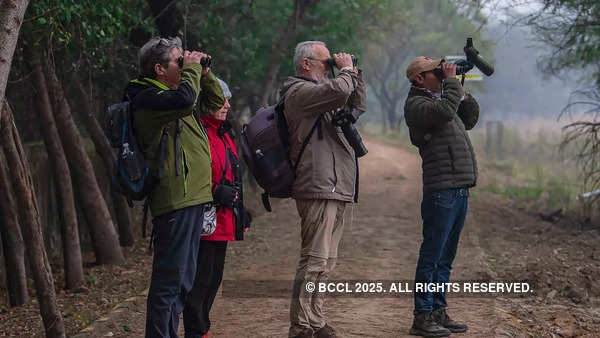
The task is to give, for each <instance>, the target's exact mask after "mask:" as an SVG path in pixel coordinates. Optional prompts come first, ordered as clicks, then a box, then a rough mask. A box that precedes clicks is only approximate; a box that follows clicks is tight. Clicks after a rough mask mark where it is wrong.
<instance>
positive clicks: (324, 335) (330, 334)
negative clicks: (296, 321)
mask: <svg viewBox="0 0 600 338" xmlns="http://www.w3.org/2000/svg"><path fill="white" fill-rule="evenodd" d="M314 337H315V338H335V337H337V335H336V333H335V330H334V329H333V327H331V326H329V324H325V326H323V327H322V328H320V329H318V330H317V331H315V335H314Z"/></svg>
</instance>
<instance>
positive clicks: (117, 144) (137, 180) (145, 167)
mask: <svg viewBox="0 0 600 338" xmlns="http://www.w3.org/2000/svg"><path fill="white" fill-rule="evenodd" d="M169 128H170V127H169V126H167V127H165V128H164V129H163V133H162V136H161V138H160V143H159V152H160V153H159V172H158V176H156V175H152V173H151V170H150V163H148V162H147V161H146V158H145V157H144V152H143V151H142V148H141V146H140V143H139V141H138V139H137V137H136V134H135V130H134V128H133V109H132V104H131V102H130V101H124V102H120V103H115V104H113V105H110V106H109V107H108V109H107V111H106V116H105V128H104V132H105V134H106V137H107V138H108V140H109V142H110V145H111V146H112V147H113V148H117V149H118V154H117V159H116V161H115V163H114V167H113V175H112V186H113V188H114V189H116V190H117V191H119V192H120V193H121V194H123V195H124V196H125V198H126V199H127V203H128V204H129V207H132V208H133V201H142V200H144V199H145V202H144V220H143V224H142V226H143V227H142V236H143V237H146V226H145V225H146V220H147V215H148V207H149V204H150V198H149V197H150V193H151V192H152V190H154V188H155V187H156V185H157V184H158V181H159V180H160V178H161V177H162V170H163V165H162V163H163V161H164V157H165V146H166V139H167V134H168V130H169Z"/></svg>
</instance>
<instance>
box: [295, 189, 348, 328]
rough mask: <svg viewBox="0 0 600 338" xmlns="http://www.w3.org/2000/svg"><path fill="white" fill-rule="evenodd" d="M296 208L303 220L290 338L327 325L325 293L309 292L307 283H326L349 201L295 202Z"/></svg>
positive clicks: (333, 265)
mask: <svg viewBox="0 0 600 338" xmlns="http://www.w3.org/2000/svg"><path fill="white" fill-rule="evenodd" d="M296 207H297V208H298V213H299V214H300V218H301V223H300V227H301V237H302V247H301V249H300V261H299V262H298V267H297V269H296V277H295V278H294V288H293V294H292V301H291V305H290V330H289V336H290V337H293V336H295V335H297V334H298V333H299V332H301V331H302V330H304V329H306V328H312V329H313V330H315V331H316V330H318V329H320V328H321V327H323V326H324V325H325V323H326V320H325V316H324V314H323V304H324V302H325V299H324V294H321V293H317V292H313V293H311V292H308V291H306V283H307V282H313V283H315V285H318V283H319V282H326V281H327V279H328V275H329V273H330V272H331V271H332V270H333V268H334V267H335V264H336V259H337V249H338V245H339V244H340V240H341V239H342V232H343V230H344V210H345V208H346V202H341V201H336V200H296Z"/></svg>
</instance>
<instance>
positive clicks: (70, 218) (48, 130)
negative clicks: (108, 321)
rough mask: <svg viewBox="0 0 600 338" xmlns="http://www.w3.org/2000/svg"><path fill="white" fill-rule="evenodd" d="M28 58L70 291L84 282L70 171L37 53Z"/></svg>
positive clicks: (29, 53) (30, 52)
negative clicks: (53, 182)
mask: <svg viewBox="0 0 600 338" xmlns="http://www.w3.org/2000/svg"><path fill="white" fill-rule="evenodd" d="M27 59H28V60H29V61H30V62H31V68H32V70H33V80H34V81H33V84H34V86H35V89H36V91H37V93H36V97H37V100H36V103H37V106H38V109H37V111H38V116H39V118H40V124H41V128H40V129H41V131H42V135H43V136H44V143H45V144H46V149H47V150H48V155H49V156H48V157H49V158H50V161H52V168H53V171H54V178H55V180H56V187H57V192H58V198H59V200H60V203H59V205H60V212H61V216H62V217H61V220H62V224H61V234H62V242H63V259H64V267H65V286H66V288H67V289H69V290H76V289H79V288H80V287H81V285H82V283H83V262H82V258H81V245H80V243H79V226H78V221H77V212H76V209H75V199H74V196H73V185H72V182H71V171H70V170H69V165H68V163H67V158H66V156H65V150H64V149H63V146H62V144H61V143H60V136H59V134H58V130H57V129H56V122H55V121H54V116H53V113H52V104H51V102H50V95H49V94H48V87H47V85H46V78H45V77H44V74H43V72H42V59H41V57H40V53H39V52H38V53H36V52H34V51H32V50H31V49H29V50H27Z"/></svg>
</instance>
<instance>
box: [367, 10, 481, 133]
mask: <svg viewBox="0 0 600 338" xmlns="http://www.w3.org/2000/svg"><path fill="white" fill-rule="evenodd" d="M480 6H481V5H480V4H479V3H477V2H466V3H465V2H459V1H439V0H423V1H407V0H404V1H391V2H389V3H388V4H387V5H386V6H385V8H384V10H382V11H381V12H380V13H379V15H378V16H377V21H376V25H377V26H378V28H379V29H377V30H374V34H370V35H368V36H365V37H364V43H365V46H366V48H365V57H364V58H365V60H366V67H367V68H368V71H369V72H368V74H366V75H367V76H366V79H367V83H368V84H369V90H372V93H373V94H374V96H375V97H376V98H377V100H376V107H372V108H371V109H373V108H375V109H379V110H380V111H381V113H382V117H381V122H382V128H383V130H384V131H385V129H386V128H388V129H390V130H397V129H398V128H399V127H400V125H401V123H402V121H403V118H404V114H403V106H404V100H405V98H406V95H407V94H408V89H409V87H410V82H409V81H408V79H407V78H406V67H407V66H408V63H409V62H410V61H411V60H412V59H413V58H415V57H416V56H421V55H423V56H429V57H432V58H435V57H443V56H444V55H454V54H457V53H459V54H462V48H463V46H464V45H465V41H466V38H467V37H472V38H473V39H474V41H475V43H476V44H477V48H478V49H479V50H480V51H481V52H482V53H484V54H485V55H491V54H492V53H491V52H492V44H491V41H490V40H488V39H484V38H483V37H482V34H481V33H482V31H481V30H480V29H478V27H479V26H481V25H485V23H486V20H485V18H484V17H483V16H482V14H481V12H480V10H481V7H480Z"/></svg>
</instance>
